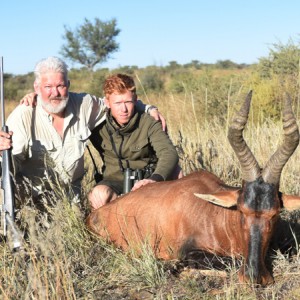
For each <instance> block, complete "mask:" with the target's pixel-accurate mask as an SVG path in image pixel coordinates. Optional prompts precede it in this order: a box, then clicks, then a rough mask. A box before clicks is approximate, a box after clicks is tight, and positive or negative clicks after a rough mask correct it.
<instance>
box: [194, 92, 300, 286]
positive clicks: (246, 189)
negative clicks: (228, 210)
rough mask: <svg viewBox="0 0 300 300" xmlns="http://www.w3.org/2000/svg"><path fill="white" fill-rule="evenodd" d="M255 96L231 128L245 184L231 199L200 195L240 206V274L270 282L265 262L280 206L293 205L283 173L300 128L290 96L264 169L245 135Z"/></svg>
mask: <svg viewBox="0 0 300 300" xmlns="http://www.w3.org/2000/svg"><path fill="white" fill-rule="evenodd" d="M251 98H252V92H250V93H249V94H248V95H247V97H246V100H245V102H244V104H243V105H242V107H241V109H240V111H239V112H238V113H237V114H236V116H235V117H234V119H233V122H232V124H231V126H230V128H229V132H228V139H229V142H230V144H231V146H232V148H233V150H234V152H235V154H236V156H237V158H238V160H239V162H240V165H241V171H242V178H243V184H242V188H241V189H240V190H237V191H236V195H235V197H230V199H228V197H226V199H225V198H224V197H223V196H222V194H214V195H203V194H201V195H200V194H198V195H196V196H198V197H201V198H202V199H205V200H207V201H210V202H213V203H215V204H218V205H221V206H224V207H232V206H237V210H239V211H240V222H241V225H242V228H244V230H243V241H242V244H243V245H244V249H243V255H244V258H245V263H244V266H243V267H242V268H241V271H240V275H239V277H240V279H241V281H253V282H256V283H261V284H267V283H270V282H272V281H273V278H272V276H271V274H270V273H269V271H268V270H267V269H266V267H265V263H264V259H265V255H266V252H267V249H268V245H269V241H270V238H271V236H272V233H273V229H274V225H275V222H276V220H277V218H278V216H279V212H280V208H281V207H282V205H284V206H285V204H287V206H289V205H290V204H289V203H284V202H285V200H286V201H288V200H289V199H284V198H282V199H280V198H279V182H280V176H281V172H282V169H283V167H284V166H285V164H286V163H287V161H288V159H289V158H290V157H291V155H292V154H293V152H294V151H295V149H296V148H297V146H298V144H299V131H298V126H297V123H296V119H295V117H294V115H293V112H292V108H291V100H290V97H289V96H286V99H285V101H284V110H283V129H284V139H283V142H282V144H281V145H280V146H279V148H278V149H277V151H276V152H275V153H274V154H273V156H272V157H271V158H270V160H269V161H268V163H267V164H266V166H265V168H263V169H261V168H260V167H259V165H258V162H257V160H256V159H255V157H254V155H253V154H252V152H251V150H250V149H249V147H248V145H247V144H246V142H245V140H244V138H243V130H244V128H245V125H246V123H247V119H248V115H249V110H250V103H251ZM282 202H283V203H282Z"/></svg>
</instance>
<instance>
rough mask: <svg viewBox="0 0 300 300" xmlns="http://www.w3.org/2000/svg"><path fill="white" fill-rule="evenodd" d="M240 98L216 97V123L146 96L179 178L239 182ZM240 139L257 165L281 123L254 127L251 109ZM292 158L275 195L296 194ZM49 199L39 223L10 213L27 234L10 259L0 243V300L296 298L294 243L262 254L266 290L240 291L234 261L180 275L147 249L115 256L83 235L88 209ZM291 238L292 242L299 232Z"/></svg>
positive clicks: (202, 103) (203, 104)
mask: <svg viewBox="0 0 300 300" xmlns="http://www.w3.org/2000/svg"><path fill="white" fill-rule="evenodd" d="M244 96H245V93H242V92H239V94H236V95H230V92H229V93H228V97H227V98H224V101H227V102H226V107H227V111H224V116H222V118H218V117H217V116H215V117H209V114H208V109H209V107H208V103H207V95H206V94H204V95H199V94H193V93H187V94H186V95H183V96H182V95H174V94H169V95H165V96H163V97H161V98H160V97H157V96H155V97H153V98H152V96H151V95H149V99H150V100H149V101H150V102H151V103H153V104H157V105H158V106H159V109H160V111H161V112H162V113H163V115H164V116H165V117H166V119H167V122H168V132H169V135H170V137H171V139H172V140H173V142H174V144H176V146H177V149H178V152H179V155H180V164H181V166H182V168H183V170H184V173H185V174H187V173H190V172H192V171H194V170H196V169H198V168H206V169H208V170H209V171H212V172H213V173H215V174H217V175H218V176H219V177H220V178H222V179H223V180H224V181H225V182H226V183H228V184H232V185H239V184H240V183H241V178H240V174H241V173H240V167H239V164H238V162H237V159H236V157H235V156H234V153H233V151H232V149H231V147H230V145H229V143H228V141H227V129H228V124H229V120H230V118H231V117H232V114H233V113H234V111H235V109H236V107H237V106H238V104H240V103H241V102H242V101H243V98H244ZM245 139H246V141H247V143H248V145H249V146H250V148H251V149H252V151H253V153H254V155H255V156H256V158H257V160H258V162H259V163H260V165H261V166H264V164H265V163H266V161H267V160H268V159H269V157H270V155H271V154H272V153H273V152H274V151H275V150H276V148H277V147H278V145H279V144H280V142H281V140H282V122H281V121H274V120H273V119H272V118H270V117H269V116H268V115H265V117H264V122H262V123H256V122H255V118H254V116H253V112H252V110H251V113H250V118H249V122H248V125H247V128H246V130H245ZM94 155H96V153H95V152H94ZM299 155H300V150H299V149H297V150H296V152H295V154H294V155H293V157H292V158H291V159H290V160H289V162H288V163H287V165H286V167H285V168H284V170H283V174H282V177H281V190H282V191H283V192H286V193H294V194H300V192H299V187H300V185H299V174H300V173H299V164H298V163H297V162H298V161H299ZM97 163H99V164H101V163H100V162H99V161H97ZM86 164H87V166H89V167H90V168H89V172H88V174H87V176H86V178H85V182H86V192H87V191H88V190H89V188H90V187H91V186H92V185H93V181H92V169H93V167H92V163H91V159H90V157H89V154H88V153H86ZM55 192H56V199H57V203H55V205H54V206H51V207H48V208H47V218H46V220H47V222H45V218H41V217H40V214H39V212H38V211H37V210H36V209H35V208H33V207H32V206H24V207H22V209H21V210H20V212H19V213H18V214H19V215H21V216H22V219H21V221H20V223H21V224H20V225H22V224H23V225H22V228H23V227H25V225H26V228H27V230H26V236H25V237H24V239H25V241H24V247H23V250H22V251H21V252H19V253H15V254H13V253H11V251H10V248H9V245H8V244H7V243H5V242H1V244H0V270H1V272H0V295H1V296H0V298H1V299H298V298H297V297H298V295H299V293H300V289H299V286H300V285H299V283H300V267H299V256H300V252H299V249H298V248H297V244H296V248H295V251H294V254H293V255H288V254H282V253H280V252H279V251H273V252H271V253H270V255H269V256H270V257H271V258H272V261H271V264H272V270H273V273H274V277H275V284H274V285H272V286H270V287H266V288H261V287H255V286H251V285H243V284H239V283H238V280H237V269H238V266H239V262H238V261H236V262H235V261H233V262H232V261H231V262H228V261H225V260H224V261H223V259H222V258H218V259H219V260H220V262H222V263H223V265H224V268H223V271H225V273H224V272H223V271H220V272H214V271H215V270H211V272H206V273H203V272H201V270H190V269H186V268H183V266H182V265H181V264H180V263H178V262H176V261H172V262H164V261H159V260H157V259H155V257H154V256H153V254H152V253H151V251H150V249H149V247H148V246H147V244H145V247H144V249H143V251H142V254H140V255H137V254H136V253H135V252H134V251H132V252H130V253H123V252H122V251H120V250H119V249H116V248H115V247H113V246H112V245H110V244H108V243H107V242H106V241H104V240H102V239H99V238H97V237H95V236H93V235H92V234H90V233H89V232H88V231H87V230H86V228H85V225H84V219H85V216H86V214H87V213H88V207H84V208H82V209H81V211H78V209H77V208H76V207H73V206H71V205H70V204H69V199H68V196H67V195H65V193H63V191H60V190H57V191H55ZM141 201H142V199H141ZM141 205H142V204H141ZM284 217H285V218H286V219H288V220H289V219H292V220H293V221H294V222H296V223H297V220H298V215H297V213H295V214H293V215H292V216H291V215H290V214H287V213H285V215H284ZM24 224H25V225H24ZM293 228H296V226H294V227H293ZM293 230H295V229H293ZM293 233H294V235H295V240H297V239H298V234H299V232H298V231H296V230H295V231H294V232H293Z"/></svg>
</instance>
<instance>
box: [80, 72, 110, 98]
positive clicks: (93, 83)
mask: <svg viewBox="0 0 300 300" xmlns="http://www.w3.org/2000/svg"><path fill="white" fill-rule="evenodd" d="M108 75H109V71H108V69H102V70H97V71H96V72H94V73H93V76H92V79H91V80H90V81H89V85H88V88H87V89H86V90H85V91H86V92H88V93H90V94H92V95H96V96H97V97H104V95H103V92H102V90H103V84H104V81H105V79H106V77H107V76H108Z"/></svg>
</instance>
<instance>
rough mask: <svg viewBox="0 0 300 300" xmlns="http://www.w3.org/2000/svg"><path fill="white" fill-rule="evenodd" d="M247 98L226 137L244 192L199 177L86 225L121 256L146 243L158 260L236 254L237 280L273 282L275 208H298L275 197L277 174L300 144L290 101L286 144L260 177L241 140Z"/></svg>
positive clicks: (146, 190) (135, 196) (138, 195)
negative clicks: (269, 261)
mask: <svg viewBox="0 0 300 300" xmlns="http://www.w3.org/2000/svg"><path fill="white" fill-rule="evenodd" d="M251 96H252V93H251V92H250V93H249V94H248V96H247V97H246V101H245V102H244V104H243V106H242V108H241V109H240V111H239V112H238V113H237V115H236V116H235V118H234V119H233V122H232V124H231V126H230V129H229V133H228V138H229V141H230V144H231V145H232V147H233V149H234V151H235V153H236V156H237V158H238V160H239V162H240V165H241V171H242V177H243V183H242V187H241V188H234V187H229V186H227V185H226V184H225V183H223V182H222V181H221V180H220V179H219V178H218V177H216V176H215V175H213V174H211V173H209V172H207V171H199V172H195V173H192V174H190V175H188V176H186V177H184V178H182V179H179V180H176V181H169V182H159V183H154V184H149V185H146V186H144V187H143V188H140V189H138V190H136V191H134V192H131V193H129V194H126V195H125V196H122V197H120V198H118V199H117V200H115V201H113V202H111V203H109V204H107V205H105V206H103V207H101V208H99V209H97V210H96V211H93V212H92V213H91V214H90V215H89V217H88V219H87V226H88V227H89V228H90V229H91V230H92V231H93V232H95V233H96V234H99V235H100V236H103V237H105V238H107V239H109V240H110V241H112V242H113V243H115V244H116V245H117V246H120V247H121V248H123V249H124V250H127V249H128V248H129V247H131V246H132V245H134V246H138V245H140V243H143V242H145V241H148V242H150V244H151V246H152V248H153V251H154V253H155V254H156V256H157V257H160V258H163V259H171V258H183V257H186V256H188V255H189V253H190V252H195V251H197V250H198V251H206V252H210V253H214V254H217V255H222V256H240V255H241V256H243V257H244V261H245V263H244V265H243V267H242V268H241V270H240V276H239V277H240V280H241V281H247V282H249V281H251V282H256V283H260V284H263V285H265V284H268V283H270V282H272V281H273V278H272V276H271V274H270V272H269V271H268V270H267V268H266V266H265V256H266V251H267V248H268V245H269V241H270V238H271V236H272V234H273V230H274V225H275V223H276V221H277V219H278V216H279V211H280V208H281V207H282V206H285V207H288V208H289V209H297V208H300V200H299V197H291V196H287V195H284V196H283V197H282V196H281V194H280V193H279V180H280V175H281V172H282V168H283V167H284V165H285V164H286V162H287V161H288V159H289V158H290V157H291V155H292V154H293V152H294V150H295V149H296V147H297V145H298V143H299V132H298V127H297V124H296V120H295V117H294V115H293V113H292V109H291V101H290V99H289V98H288V97H287V99H286V101H285V104H284V110H283V124H284V141H283V143H282V145H281V146H280V147H279V148H278V150H277V151H276V152H275V154H274V155H273V156H272V157H271V158H270V160H269V162H268V163H267V164H266V166H265V168H264V169H263V170H262V171H261V169H260V167H259V165H258V163H257V160H256V159H255V157H254V155H253V154H252V153H251V151H250V149H249V147H248V146H247V144H246V142H245V141H244V138H243V130H244V127H245V125H246V123H247V119H248V114H249V109H250V101H251Z"/></svg>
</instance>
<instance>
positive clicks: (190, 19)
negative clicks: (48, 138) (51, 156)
mask: <svg viewBox="0 0 300 300" xmlns="http://www.w3.org/2000/svg"><path fill="white" fill-rule="evenodd" d="M299 11H300V1H298V0H286V1H282V0H280V1H278V0H274V1H271V0H252V1H243V0H239V1H238V0H227V1H225V0H224V1H216V0H215V1H213V0H210V1H208V0H206V1H202V0H186V1H179V0H149V1H146V0H105V1H104V0H85V1H75V0H73V1H70V0H61V1H57V0H52V1H48V0H43V1H41V0H39V1H37V0H28V1H22V0H19V1H17V0H9V1H8V0H7V1H1V4H0V56H3V57H4V72H5V73H12V74H16V75H17V74H26V73H28V72H31V71H32V70H33V69H34V66H35V64H36V62H37V61H39V60H40V59H42V58H45V57H47V56H51V55H55V56H60V54H59V52H60V49H61V46H62V44H63V42H64V41H63V38H62V36H63V33H64V25H67V26H68V27H70V28H71V29H75V28H76V27H77V26H79V25H81V24H83V21H84V18H87V19H89V20H91V21H92V20H94V18H96V17H97V18H99V19H100V20H102V21H108V20H111V19H112V18H116V20H117V24H118V28H120V29H121V32H120V34H119V35H118V37H117V39H116V41H117V42H118V43H119V45H120V49H119V51H118V52H116V53H114V54H113V55H112V56H113V58H111V59H110V60H109V61H108V62H107V63H105V64H103V65H99V66H98V67H108V68H116V67H118V66H124V65H137V66H139V67H144V66H148V65H157V66H164V65H167V64H168V63H169V62H170V61H177V62H178V63H180V64H184V63H189V62H191V61H192V60H198V61H200V62H203V63H215V62H216V61H217V60H226V59H230V60H232V61H234V62H236V63H249V64H251V63H255V62H257V61H258V59H259V58H260V57H265V56H268V54H269V49H270V47H272V44H274V43H278V42H281V43H283V44H286V43H287V42H288V40H289V39H292V40H293V41H294V42H295V43H298V42H299V38H300V35H299V34H300V17H299ZM66 62H67V63H68V65H69V66H70V67H78V65H72V64H71V63H70V62H69V61H67V60H66Z"/></svg>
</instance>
